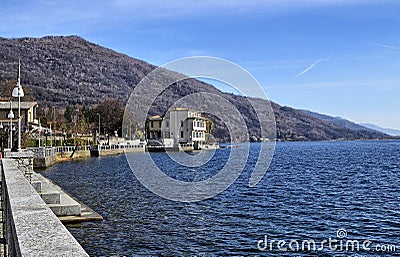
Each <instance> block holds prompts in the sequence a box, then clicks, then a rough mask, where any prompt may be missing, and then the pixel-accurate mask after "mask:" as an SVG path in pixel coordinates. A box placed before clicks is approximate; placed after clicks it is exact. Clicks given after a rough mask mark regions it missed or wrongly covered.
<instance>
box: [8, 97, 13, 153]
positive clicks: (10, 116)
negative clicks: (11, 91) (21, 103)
mask: <svg viewBox="0 0 400 257" xmlns="http://www.w3.org/2000/svg"><path fill="white" fill-rule="evenodd" d="M7 117H8V118H9V119H10V149H12V143H13V142H12V141H13V140H12V131H13V129H12V120H13V119H14V113H13V111H12V104H11V101H10V112H9V113H8V116H7Z"/></svg>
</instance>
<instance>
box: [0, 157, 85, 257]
mask: <svg viewBox="0 0 400 257" xmlns="http://www.w3.org/2000/svg"><path fill="white" fill-rule="evenodd" d="M0 169H1V172H2V195H3V199H4V203H3V204H4V208H3V211H4V214H5V218H6V242H7V245H8V253H9V255H10V256H52V257H53V256H88V254H87V253H86V252H85V251H84V250H83V248H82V247H81V245H80V244H79V243H78V242H77V241H76V239H75V238H74V237H73V236H72V235H71V233H69V231H68V230H67V229H66V228H65V227H64V225H63V224H62V223H61V221H60V220H59V219H58V218H57V216H56V215H55V214H54V213H53V212H52V211H51V210H50V208H49V207H48V205H47V204H46V203H45V201H44V200H43V199H42V198H41V197H40V196H39V194H38V193H37V192H36V191H35V189H34V187H33V186H32V185H31V184H30V181H29V180H28V179H27V178H26V177H25V176H24V173H23V172H22V171H21V170H19V169H18V168H17V166H16V163H15V160H12V159H2V160H1V165H0ZM49 197H50V196H49ZM50 198H52V197H50Z"/></svg>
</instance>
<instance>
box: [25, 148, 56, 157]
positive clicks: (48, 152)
mask: <svg viewBox="0 0 400 257" xmlns="http://www.w3.org/2000/svg"><path fill="white" fill-rule="evenodd" d="M28 150H29V151H32V152H33V157H34V158H45V157H50V156H54V155H55V154H56V148H55V147H51V146H47V147H44V146H42V147H28Z"/></svg>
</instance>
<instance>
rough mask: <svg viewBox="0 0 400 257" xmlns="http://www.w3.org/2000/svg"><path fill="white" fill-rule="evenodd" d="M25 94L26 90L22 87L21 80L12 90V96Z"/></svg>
mask: <svg viewBox="0 0 400 257" xmlns="http://www.w3.org/2000/svg"><path fill="white" fill-rule="evenodd" d="M24 95H25V94H24V90H23V89H22V87H21V84H20V83H19V82H17V85H15V87H14V89H13V91H12V96H13V97H18V96H19V97H23V96H24Z"/></svg>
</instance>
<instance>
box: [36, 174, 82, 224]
mask: <svg viewBox="0 0 400 257" xmlns="http://www.w3.org/2000/svg"><path fill="white" fill-rule="evenodd" d="M33 178H34V181H40V182H41V188H42V191H41V192H39V195H40V196H41V197H42V199H43V200H44V201H45V202H46V203H47V206H48V207H49V208H50V209H51V210H52V211H53V212H54V214H55V215H57V216H79V215H81V205H80V204H79V203H78V202H77V201H76V200H74V199H73V198H72V197H71V196H70V195H68V194H67V193H66V192H65V191H64V190H62V189H61V187H59V186H57V185H56V184H54V183H53V182H52V181H51V180H49V179H47V178H45V177H43V176H42V175H41V174H38V173H34V176H33Z"/></svg>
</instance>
